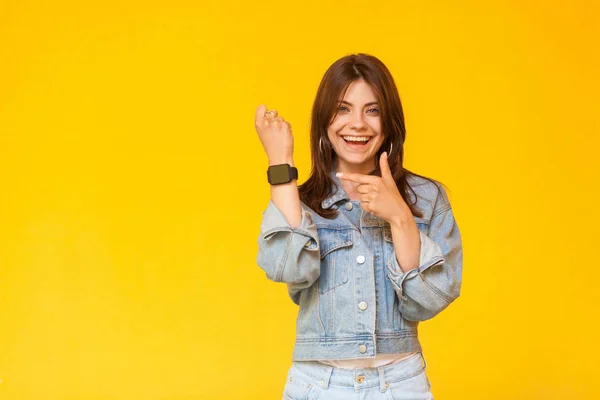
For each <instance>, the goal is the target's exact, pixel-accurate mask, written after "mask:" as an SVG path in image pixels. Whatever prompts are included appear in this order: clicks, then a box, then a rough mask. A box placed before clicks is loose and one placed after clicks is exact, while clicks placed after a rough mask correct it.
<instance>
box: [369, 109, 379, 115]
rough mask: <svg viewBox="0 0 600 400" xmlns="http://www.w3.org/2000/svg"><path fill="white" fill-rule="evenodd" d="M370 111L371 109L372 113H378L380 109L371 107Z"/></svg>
mask: <svg viewBox="0 0 600 400" xmlns="http://www.w3.org/2000/svg"><path fill="white" fill-rule="evenodd" d="M368 111H369V112H370V113H372V114H378V113H379V110H378V109H376V108H371V109H370V110H368Z"/></svg>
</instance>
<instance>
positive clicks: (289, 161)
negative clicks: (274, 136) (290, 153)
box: [269, 157, 295, 167]
mask: <svg viewBox="0 0 600 400" xmlns="http://www.w3.org/2000/svg"><path fill="white" fill-rule="evenodd" d="M279 164H289V165H290V167H295V165H294V159H293V158H292V157H282V158H269V166H271V165H279Z"/></svg>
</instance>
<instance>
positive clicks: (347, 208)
mask: <svg viewBox="0 0 600 400" xmlns="http://www.w3.org/2000/svg"><path fill="white" fill-rule="evenodd" d="M346 210H348V211H350V210H352V203H350V202H347V203H346Z"/></svg>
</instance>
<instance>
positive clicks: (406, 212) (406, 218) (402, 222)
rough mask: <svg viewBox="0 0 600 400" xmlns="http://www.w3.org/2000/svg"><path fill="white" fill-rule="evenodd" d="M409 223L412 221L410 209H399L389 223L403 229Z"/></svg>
mask: <svg viewBox="0 0 600 400" xmlns="http://www.w3.org/2000/svg"><path fill="white" fill-rule="evenodd" d="M411 221H413V215H412V213H411V211H410V209H409V208H408V207H407V208H403V209H400V210H399V211H398V213H396V215H394V216H393V217H392V218H391V220H390V221H389V222H390V225H391V226H394V227H398V228H403V227H406V226H407V225H408V224H409V223H410V222H411ZM413 222H414V221H413Z"/></svg>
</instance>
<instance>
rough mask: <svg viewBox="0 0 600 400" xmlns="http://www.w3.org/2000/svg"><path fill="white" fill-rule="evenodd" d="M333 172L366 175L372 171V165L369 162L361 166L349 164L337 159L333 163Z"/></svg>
mask: <svg viewBox="0 0 600 400" xmlns="http://www.w3.org/2000/svg"><path fill="white" fill-rule="evenodd" d="M334 168H335V172H350V173H354V174H363V175H368V174H369V172H371V170H373V169H374V165H372V163H370V162H364V163H362V164H350V163H347V162H344V161H343V160H340V159H337V161H336V162H335V167H334Z"/></svg>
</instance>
